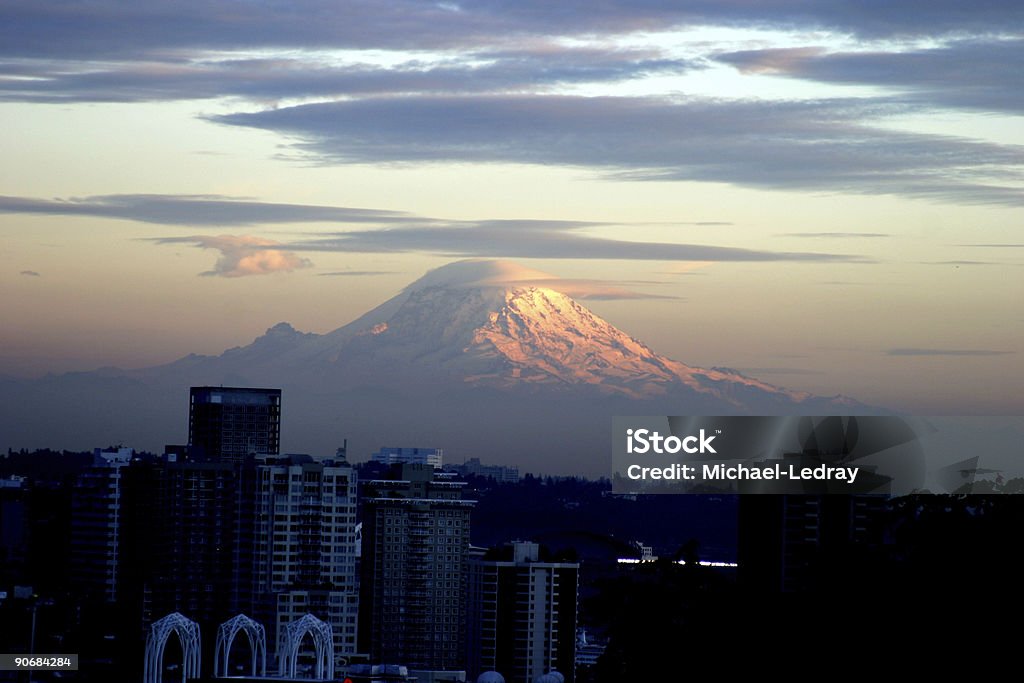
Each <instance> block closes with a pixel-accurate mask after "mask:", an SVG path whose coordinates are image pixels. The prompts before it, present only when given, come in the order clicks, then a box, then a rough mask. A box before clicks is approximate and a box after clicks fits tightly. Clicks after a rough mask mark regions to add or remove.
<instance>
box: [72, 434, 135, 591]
mask: <svg viewBox="0 0 1024 683" xmlns="http://www.w3.org/2000/svg"><path fill="white" fill-rule="evenodd" d="M132 454H133V451H132V449H131V448H114V449H99V448H97V449H96V450H95V451H93V463H92V467H89V468H88V469H86V470H85V471H83V472H82V473H80V474H79V475H78V478H77V479H76V480H75V485H74V489H73V491H72V494H71V562H72V565H73V566H74V568H75V571H74V573H73V575H72V576H73V578H74V581H75V583H76V584H77V585H78V586H79V587H80V588H81V589H83V592H84V593H91V594H93V595H102V596H103V599H104V600H105V601H106V602H114V601H116V600H117V599H118V581H119V579H120V576H119V574H120V569H121V564H122V558H121V548H122V547H123V538H122V522H123V515H122V509H121V491H122V486H121V470H122V468H124V467H126V466H127V465H128V464H129V463H130V462H131V459H132Z"/></svg>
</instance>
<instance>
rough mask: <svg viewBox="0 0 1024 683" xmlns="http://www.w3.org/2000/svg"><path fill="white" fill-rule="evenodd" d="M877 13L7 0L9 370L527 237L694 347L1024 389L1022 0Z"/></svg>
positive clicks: (633, 318) (609, 307) (867, 395)
mask: <svg viewBox="0 0 1024 683" xmlns="http://www.w3.org/2000/svg"><path fill="white" fill-rule="evenodd" d="M872 8H873V9H872V11H871V12H864V11H858V10H857V3H847V2H823V3H815V4H814V5H813V6H812V7H811V8H809V9H794V6H793V3H789V2H765V3H757V4H756V5H751V4H750V3H746V2H716V3H701V2H687V3H668V4H665V5H664V6H662V5H661V4H660V3H645V4H644V5H643V6H642V7H637V6H636V3H626V2H622V3H618V2H612V3H602V4H601V5H600V7H594V6H592V4H591V3H557V4H550V3H532V2H522V3H513V4H507V3H490V2H484V3H420V2H375V3H358V2H356V3H334V2H308V3H300V4H297V5H291V4H289V5H277V4H269V5H268V4H264V3H259V4H257V3H238V2H235V3H221V2H217V3H214V2H204V1H201V0H199V1H195V2H187V3H182V2H174V3H168V2H150V3H145V4H144V5H139V6H125V5H123V4H121V3H107V2H100V3H90V4H89V5H86V6H82V5H80V4H78V3H63V2H47V3H41V4H40V3H20V2H16V3H7V4H6V5H5V8H4V9H3V10H2V11H0V63H2V66H0V73H2V74H3V76H2V77H0V121H2V122H3V126H2V129H3V132H2V133H0V140H2V148H3V156H4V160H5V161H4V164H3V166H2V171H0V173H2V176H0V195H2V197H0V234H2V236H3V238H2V239H3V245H4V246H3V250H2V251H0V291H2V292H3V296H2V297H0V320H2V321H3V324H2V325H0V374H4V375H8V376H11V377H15V378H27V377H35V376H39V375H43V374H45V373H61V372H66V371H80V370H91V369H95V368H98V367H102V366H118V367H122V368H139V367H145V366H150V365H157V364H162V363H167V362H170V361H172V360H175V359H177V358H180V357H182V356H185V355H186V354H189V353H201V354H220V353H221V352H222V351H224V350H225V349H227V348H230V347H233V346H243V345H246V344H249V343H250V342H251V341H252V340H253V339H254V338H256V337H257V336H259V335H260V334H262V333H263V332H264V331H265V330H266V329H267V328H269V327H271V326H272V325H274V324H276V323H278V322H281V321H287V322H289V323H291V324H292V325H294V326H295V328H297V329H298V330H301V331H308V332H316V333H326V332H329V331H331V330H334V329H336V328H338V327H341V326H342V325H344V324H346V323H348V322H350V321H351V320H353V319H355V318H356V317H358V316H359V315H361V314H363V313H364V312H366V311H368V310H370V309H372V308H374V307H375V306H377V305H378V304H380V303H381V302H383V301H385V300H387V299H390V298H391V297H393V296H394V295H396V294H398V293H399V292H400V291H401V290H402V289H403V288H404V287H406V286H407V285H408V284H409V283H410V282H412V281H414V280H416V279H417V278H419V277H420V276H421V275H423V273H424V272H426V271H428V270H431V269H434V268H437V267H440V266H443V265H445V264H447V263H449V262H451V261H453V260H458V259H462V258H473V257H494V258H510V259H514V260H516V261H517V262H518V263H519V264H521V265H522V266H523V267H528V268H533V269H537V270H541V271H544V272H546V273H552V274H554V275H555V276H558V277H559V278H562V282H561V283H555V282H552V283H550V286H551V287H552V288H553V289H557V290H560V291H566V292H567V293H569V294H571V295H572V296H573V297H575V298H577V299H579V300H581V301H582V302H583V303H585V304H586V305H587V306H588V307H589V308H591V309H592V310H593V311H594V312H595V313H597V314H598V315H600V316H602V317H603V318H605V319H607V320H608V321H609V322H611V323H612V324H614V325H615V326H616V327H617V328H619V329H621V330H624V331H625V332H626V333H628V334H629V335H631V336H633V337H635V338H637V339H639V340H641V341H643V342H644V343H645V344H647V345H648V346H650V347H651V348H652V349H653V350H654V351H656V352H658V353H659V354H661V355H663V356H666V357H669V358H673V359H676V360H679V361H682V362H684V363H687V364H690V365H693V366H699V367H714V366H728V367H730V368H735V369H737V370H739V371H741V372H743V373H744V374H746V375H749V376H752V377H756V378H757V379H759V380H763V381H765V382H770V383H772V384H775V385H781V386H784V387H787V388H788V389H792V390H795V391H807V392H812V393H815V394H819V395H823V396H832V395H835V394H839V393H841V394H844V395H847V396H852V397H855V398H856V399H858V400H860V401H863V402H865V403H868V404H873V405H881V406H885V407H888V408H891V409H894V410H900V411H906V412H917V413H923V414H927V413H951V414H956V413H980V414H985V413H1019V412H1020V411H1021V410H1022V409H1024V399H1022V398H1021V396H1020V393H1019V386H1020V383H1021V380H1022V379H1024V376H1022V375H1024V373H1022V370H1021V366H1022V364H1021V363H1020V354H1021V352H1022V351H1024V348H1022V342H1021V340H1022V339H1024V317H1022V314H1021V312H1020V306H1019V301H1020V298H1021V294H1022V293H1024V286H1022V283H1024V277H1022V273H1024V271H1022V270H1021V266H1022V265H1024V260H1022V255H1024V251H1022V247H1024V242H1022V240H1021V237H1020V235H1019V230H1020V219H1019V216H1020V205H1021V203H1022V200H1024V193H1022V186H1021V180H1022V173H1021V163H1022V161H1024V146H1022V145H1024V126H1022V125H1021V119H1020V114H1021V110H1022V107H1024V96H1022V95H1021V93H1024V88H1022V87H1021V86H1022V85H1024V84H1022V83H1021V73H1020V69H1019V67H1018V64H1019V62H1020V56H1021V51H1022V44H1024V43H1022V36H1021V33H1020V31H1019V30H1015V28H1014V27H1019V26H1021V25H1024V24H1022V21H1021V20H1022V19H1024V17H1022V16H1021V14H1022V12H1024V10H1022V9H1021V8H1020V6H1019V5H1018V4H1017V3H1011V2H1002V3H1001V2H991V3H983V4H981V5H978V4H973V5H970V6H968V5H963V7H962V8H961V7H959V6H958V4H957V3H938V4H935V3H933V4H930V5H929V8H928V11H927V12H921V11H920V5H919V3H911V2H891V3H886V4H885V7H884V8H881V9H880V8H878V7H877V6H875V5H872ZM43 441H45V439H42V438H41V439H40V442H39V443H33V444H25V445H30V446H45V445H46V444H45V443H43ZM5 445H8V444H5ZM10 445H19V444H10ZM91 445H93V444H89V443H87V444H83V445H82V447H88V446H91ZM439 445H443V444H439Z"/></svg>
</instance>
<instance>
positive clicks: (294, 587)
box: [253, 455, 359, 657]
mask: <svg viewBox="0 0 1024 683" xmlns="http://www.w3.org/2000/svg"><path fill="white" fill-rule="evenodd" d="M356 483H357V479H356V472H355V470H353V469H352V468H351V467H349V466H348V465H347V464H345V463H344V462H343V461H342V462H336V461H334V460H324V461H315V460H313V459H312V458H311V457H309V456H305V455H292V456H287V457H282V458H267V459H266V460H264V461H261V462H260V463H259V464H257V467H256V521H255V543H256V546H255V547H256V550H255V570H254V575H253V579H254V581H255V584H256V592H257V600H258V601H259V603H260V609H259V610H258V611H259V612H262V614H264V615H265V616H266V618H265V622H266V624H267V626H268V636H269V637H270V638H271V640H270V642H271V643H277V642H278V641H279V640H280V638H281V636H282V633H283V626H284V625H285V624H287V623H289V622H291V621H294V620H296V619H299V618H301V617H302V616H303V615H304V614H306V613H307V612H310V613H312V614H313V615H314V616H316V617H317V618H319V619H320V620H322V621H324V622H327V623H328V624H330V625H331V628H332V630H333V633H334V652H335V656H336V657H349V656H351V655H353V654H355V653H356V645H357V642H356V632H357V619H358V616H359V608H358V605H359V600H358V598H359V595H358V588H357V582H356V578H357V577H356V549H355V526H356V488H357V487H356ZM271 627H272V628H271Z"/></svg>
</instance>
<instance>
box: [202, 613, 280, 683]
mask: <svg viewBox="0 0 1024 683" xmlns="http://www.w3.org/2000/svg"><path fill="white" fill-rule="evenodd" d="M239 631H241V632H243V633H245V635H246V636H247V637H248V638H249V650H250V652H251V653H252V675H253V676H256V675H259V676H266V675H267V631H266V629H264V628H263V624H261V623H259V622H258V621H255V620H253V619H250V618H249V617H247V616H246V615H244V614H238V615H236V616H234V617H231V618H230V619H228V620H227V621H225V622H224V623H223V624H221V625H220V628H219V629H218V630H217V649H216V650H214V653H213V675H214V676H217V677H218V678H227V677H228V676H230V675H231V672H230V671H229V670H228V659H229V657H228V655H230V654H231V645H232V643H234V642H235V636H237V635H238V632H239ZM257 661H258V662H259V673H258V674H257V669H256V664H257ZM221 662H223V666H221Z"/></svg>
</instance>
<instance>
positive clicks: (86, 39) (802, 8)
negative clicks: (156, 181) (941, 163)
mask: <svg viewBox="0 0 1024 683" xmlns="http://www.w3.org/2000/svg"><path fill="white" fill-rule="evenodd" d="M707 25H726V26H739V27H781V28H796V29H800V30H814V29H826V30H835V31H839V32H841V33H852V34H855V35H858V36H861V37H875V36H883V37H907V36H921V35H935V34H945V33H981V34H996V33H1000V32H1004V31H1006V30H1007V27H1014V26H1020V25H1024V8H1022V7H1021V5H1020V3H1019V2H1016V0H976V1H975V2H971V3H964V2H959V1H957V0H933V1H932V2H930V3H928V6H927V8H926V11H923V10H922V7H921V4H920V2H919V1H918V0H889V1H888V2H884V3H877V2H868V1H867V0H863V1H854V2H851V1H849V0H816V1H815V2H813V3H807V2H793V1H792V0H764V1H759V2H750V0H652V1H648V2H642V3H640V2H636V1H635V0H608V1H605V2H600V3H594V2H591V1H589V0H562V1H561V2H557V3H552V2H550V1H549V0H520V1H517V2H504V1H500V0H483V1H481V2H473V3H439V2H421V1H418V0H348V1H346V2H344V3H340V2H336V0H306V1H305V2H302V3H301V4H299V3H287V2H281V3H277V2H275V3H266V2H261V3H244V5H240V4H238V3H234V2H223V1H222V0H148V1H147V2H144V3H124V2H120V1H119V0H94V1H93V2H89V3H80V2H72V1H63V2H62V1H60V0H54V1H51V2H46V3H39V2H38V1H36V0H10V1H8V2H5V3H4V4H3V10H2V11H0V55H10V56H18V57H33V58H48V57H53V56H55V55H59V56H62V57H65V58H75V59H94V60H109V59H111V58H121V59H125V58H132V59H138V58H139V57H141V56H150V55H153V54H160V55H165V56H166V57H167V59H173V58H174V57H175V56H179V55H180V54H181V53H182V52H188V51H195V50H221V51H230V50H239V49H259V48H268V47H274V48H281V49H287V48H294V49H307V50H312V49H324V50H327V49H367V48H370V49H399V50H417V49H418V50H423V49H434V50H436V49H452V48H462V49H465V48H467V47H473V46H478V45H481V44H494V43H496V42H498V43H517V42H518V43H522V42H524V41H526V40H529V39H531V38H536V37H550V36H594V35H611V34H628V33H633V32H637V31H641V32H657V31H664V30H671V29H674V28H679V27H698V26H707Z"/></svg>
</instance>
